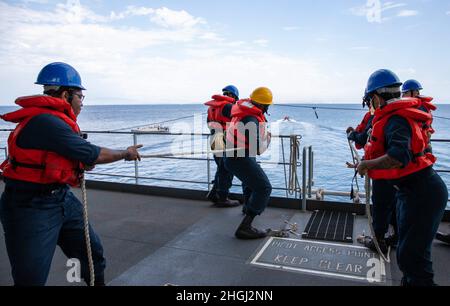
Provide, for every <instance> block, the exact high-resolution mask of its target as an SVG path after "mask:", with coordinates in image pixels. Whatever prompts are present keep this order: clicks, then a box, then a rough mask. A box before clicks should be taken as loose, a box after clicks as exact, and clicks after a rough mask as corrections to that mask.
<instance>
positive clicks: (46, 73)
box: [34, 62, 86, 90]
mask: <svg viewBox="0 0 450 306" xmlns="http://www.w3.org/2000/svg"><path fill="white" fill-rule="evenodd" d="M34 84H39V85H47V86H67V87H75V88H79V89H82V90H86V88H84V87H83V85H81V77H80V74H79V73H78V72H77V71H76V70H75V68H73V67H72V66H70V65H68V64H66V63H59V62H58V63H51V64H48V65H47V66H45V67H44V68H42V70H41V72H39V75H38V77H37V81H36V82H35V83H34Z"/></svg>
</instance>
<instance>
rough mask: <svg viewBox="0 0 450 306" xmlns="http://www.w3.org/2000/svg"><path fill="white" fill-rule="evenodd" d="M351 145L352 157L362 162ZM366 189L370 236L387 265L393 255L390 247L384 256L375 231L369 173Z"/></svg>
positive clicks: (366, 177)
mask: <svg viewBox="0 0 450 306" xmlns="http://www.w3.org/2000/svg"><path fill="white" fill-rule="evenodd" d="M349 144H350V149H351V150H352V153H353V154H352V155H354V157H355V159H356V161H357V162H358V163H360V162H361V157H360V156H359V153H358V150H356V148H355V146H354V144H353V143H352V142H350V141H349ZM364 188H365V190H366V213H367V220H368V223H369V229H370V234H371V236H372V239H373V242H374V244H375V248H376V249H377V252H378V255H380V257H381V258H382V259H383V260H384V261H385V262H387V263H390V262H391V258H390V253H391V247H390V246H389V247H388V252H387V257H386V256H385V255H384V254H383V252H382V251H381V248H380V244H379V242H378V239H377V237H376V235H375V230H374V228H373V218H372V213H371V212H370V178H369V174H368V173H367V174H366V175H365V184H364Z"/></svg>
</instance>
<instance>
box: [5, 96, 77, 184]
mask: <svg viewBox="0 0 450 306" xmlns="http://www.w3.org/2000/svg"><path fill="white" fill-rule="evenodd" d="M16 104H18V105H19V106H21V107H22V108H21V109H19V110H17V111H15V112H12V113H8V114H5V115H2V116H0V117H1V118H2V119H3V120H5V121H9V122H14V123H18V124H17V126H16V128H15V129H14V131H12V132H11V134H10V135H9V137H8V159H7V160H5V161H4V162H3V163H2V164H1V166H0V169H1V170H2V171H3V176H4V177H6V178H10V179H14V180H21V181H26V182H32V183H37V184H69V185H71V186H77V185H79V178H80V169H81V168H82V165H81V164H80V163H79V162H78V161H76V160H71V159H68V158H66V157H63V156H61V155H58V154H57V153H55V152H51V151H44V150H36V149H22V148H20V147H19V146H18V145H17V138H18V137H19V135H20V132H21V131H22V130H23V129H24V127H25V126H26V125H27V123H28V122H29V121H30V120H31V119H32V118H34V117H35V116H38V115H41V114H49V115H53V116H56V117H58V118H60V119H62V120H63V121H64V122H65V123H66V124H67V125H69V126H70V128H71V129H72V130H73V132H74V133H76V134H80V128H79V127H78V125H77V122H76V120H77V118H76V116H75V114H74V112H73V110H72V107H71V106H70V104H69V103H67V102H66V101H64V100H62V99H58V98H53V97H49V96H31V97H22V98H18V99H17V100H16ZM42 137H45V135H42Z"/></svg>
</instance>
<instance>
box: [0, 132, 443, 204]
mask: <svg viewBox="0 0 450 306" xmlns="http://www.w3.org/2000/svg"><path fill="white" fill-rule="evenodd" d="M11 131H12V130H11V129H0V132H11ZM84 132H85V133H87V134H93V135H95V134H110V135H130V136H131V137H132V139H133V144H134V145H137V144H138V143H139V141H138V140H139V136H143V135H145V136H158V137H163V136H192V137H194V136H197V137H198V136H201V137H206V138H209V137H210V136H211V135H210V134H205V133H171V132H168V133H159V132H140V131H139V132H136V131H131V132H129V131H124V132H120V131H84ZM272 137H273V138H279V139H280V141H281V143H280V145H281V149H282V158H283V161H281V162H270V161H263V160H262V161H259V162H258V163H260V164H273V165H281V166H283V171H284V179H285V186H284V187H273V190H278V191H283V192H284V193H285V194H286V198H291V197H293V198H294V199H298V200H301V201H302V207H303V208H304V209H305V208H306V201H307V200H310V199H313V197H315V200H324V197H325V196H326V195H327V196H334V197H347V198H349V197H350V196H351V193H350V192H343V191H333V190H326V189H322V188H316V189H314V188H313V187H314V150H313V148H312V146H305V147H303V152H302V153H303V154H302V161H301V162H300V161H296V164H295V166H294V165H292V164H291V163H289V162H286V160H285V151H286V150H285V147H286V145H285V142H286V141H291V140H292V137H295V138H296V139H298V141H300V139H301V136H300V135H273V136H272ZM432 142H433V143H450V139H432ZM206 146H207V149H206V152H205V153H207V157H206V158H205V157H178V156H157V157H154V158H155V159H174V160H185V161H206V167H207V182H205V181H193V180H184V179H170V178H161V177H149V176H141V175H140V174H139V169H140V166H139V162H137V161H136V162H134V175H123V174H113V173H104V172H96V171H93V172H89V174H92V175H96V176H105V177H117V178H126V179H132V180H134V182H135V183H136V184H137V185H138V184H139V182H140V180H151V181H165V182H177V183H186V184H197V185H205V186H207V189H208V191H209V190H211V186H212V175H211V168H212V167H211V162H214V159H213V158H212V154H211V153H210V152H209V150H210V149H209V141H206ZM0 149H2V150H4V153H5V158H6V157H7V154H8V152H7V147H0ZM287 151H288V152H286V153H288V155H290V154H292V152H291V151H290V149H289V150H287ZM288 166H290V167H293V166H294V169H292V168H291V169H290V170H291V171H295V172H297V170H298V167H300V166H301V167H302V169H301V170H302V173H301V182H302V184H301V186H300V184H299V183H298V181H295V182H294V186H289V183H288V172H291V171H288V169H287V167H288ZM436 171H437V172H439V173H450V170H447V169H436ZM233 186H234V187H240V186H239V185H233ZM369 194H370V193H369ZM354 196H355V197H354V202H355V203H358V201H359V199H363V198H365V197H366V194H365V193H364V192H360V193H357V194H356V195H354ZM449 202H450V199H449Z"/></svg>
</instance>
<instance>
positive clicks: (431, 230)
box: [385, 116, 448, 286]
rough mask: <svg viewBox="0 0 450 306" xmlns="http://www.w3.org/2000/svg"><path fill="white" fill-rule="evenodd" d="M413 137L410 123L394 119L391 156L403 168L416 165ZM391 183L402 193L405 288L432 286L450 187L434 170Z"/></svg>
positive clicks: (388, 133)
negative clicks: (434, 249) (433, 247)
mask: <svg viewBox="0 0 450 306" xmlns="http://www.w3.org/2000/svg"><path fill="white" fill-rule="evenodd" d="M411 137H412V131H411V127H410V126H409V124H408V122H407V121H406V119H404V118H402V117H400V116H393V117H391V118H390V119H389V121H388V123H387V125H386V127H385V144H386V150H387V154H388V155H389V156H390V157H392V158H394V159H396V160H398V161H399V162H401V163H402V164H403V165H407V164H408V163H411V162H414V156H413V154H412V151H411V150H410V147H411ZM390 182H391V184H393V185H394V187H395V188H396V189H398V191H397V228H398V236H399V237H398V239H399V241H398V247H397V262H398V265H399V268H400V270H401V271H402V272H403V284H405V285H411V286H431V285H433V284H434V281H433V277H434V273H433V268H432V261H431V245H432V242H433V239H434V237H435V235H436V232H437V230H438V227H439V224H440V222H441V220H442V217H443V215H444V211H445V208H446V205H447V199H448V190H447V186H446V185H445V183H444V182H443V181H442V179H441V177H440V176H439V175H438V174H437V173H436V171H434V169H433V167H428V168H426V169H423V170H421V171H418V172H416V173H413V174H411V175H408V176H406V177H404V178H401V179H398V180H391V181H390Z"/></svg>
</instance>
